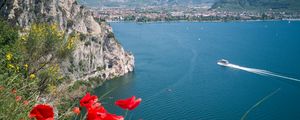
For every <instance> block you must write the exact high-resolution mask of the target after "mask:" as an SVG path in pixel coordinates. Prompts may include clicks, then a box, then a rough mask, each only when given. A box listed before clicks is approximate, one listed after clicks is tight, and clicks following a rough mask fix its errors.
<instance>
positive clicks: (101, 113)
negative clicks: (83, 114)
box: [87, 106, 124, 120]
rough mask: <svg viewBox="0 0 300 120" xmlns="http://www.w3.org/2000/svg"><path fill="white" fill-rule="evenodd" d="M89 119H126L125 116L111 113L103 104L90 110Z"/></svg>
mask: <svg viewBox="0 0 300 120" xmlns="http://www.w3.org/2000/svg"><path fill="white" fill-rule="evenodd" d="M87 120H124V117H123V116H118V115H115V114H110V113H108V112H107V111H106V110H105V108H104V107H103V106H99V107H96V108H91V109H89V110H88V114H87Z"/></svg>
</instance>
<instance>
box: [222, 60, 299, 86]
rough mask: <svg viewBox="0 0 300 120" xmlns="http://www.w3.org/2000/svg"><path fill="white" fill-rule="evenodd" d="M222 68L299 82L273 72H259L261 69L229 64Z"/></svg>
mask: <svg viewBox="0 0 300 120" xmlns="http://www.w3.org/2000/svg"><path fill="white" fill-rule="evenodd" d="M223 66H226V67H230V68H235V69H239V70H244V71H247V72H250V73H255V74H259V75H264V76H273V77H279V78H283V79H287V80H292V81H297V82H300V79H296V78H292V77H287V76H283V75H280V74H277V73H273V72H270V71H267V70H261V69H255V68H248V67H243V66H239V65H235V64H231V63H228V64H226V65H223Z"/></svg>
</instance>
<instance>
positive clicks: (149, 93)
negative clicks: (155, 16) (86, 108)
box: [95, 21, 300, 120]
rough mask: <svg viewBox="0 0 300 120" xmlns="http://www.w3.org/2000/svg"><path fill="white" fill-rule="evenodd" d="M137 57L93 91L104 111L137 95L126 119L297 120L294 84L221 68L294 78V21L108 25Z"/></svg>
mask: <svg viewBox="0 0 300 120" xmlns="http://www.w3.org/2000/svg"><path fill="white" fill-rule="evenodd" d="M111 25H112V27H113V29H114V33H115V35H116V38H117V39H118V40H119V41H120V42H121V44H122V45H123V46H124V47H125V49H127V50H129V51H131V52H132V53H133V54H134V55H135V60H136V63H135V65H136V68H135V71H134V72H133V73H131V74H128V75H126V76H124V77H121V78H118V79H114V80H111V81H108V82H106V83H105V84H104V85H103V86H102V87H99V88H97V89H95V91H96V93H97V95H98V96H101V95H103V94H104V93H110V94H108V95H107V96H106V97H105V98H104V99H103V100H102V102H103V104H104V106H106V107H107V109H108V110H109V111H110V112H113V113H117V114H119V115H124V112H123V111H122V110H121V109H119V108H118V107H115V106H114V105H113V103H114V101H115V100H116V99H119V98H127V97H130V96H131V95H136V96H137V97H141V98H142V99H143V101H142V103H141V104H140V106H139V107H138V108H137V109H135V110H133V111H131V112H130V113H129V115H128V116H127V119H131V120H139V119H143V120H239V119H241V117H242V116H243V115H245V113H246V111H247V110H249V109H250V108H251V107H253V106H255V104H257V103H258V102H259V101H261V100H262V99H263V98H264V97H266V96H268V95H270V94H271V93H272V92H274V91H276V90H278V91H276V93H275V94H273V95H271V96H270V97H269V98H268V99H266V100H263V101H262V102H261V103H260V104H258V105H256V106H255V107H254V108H253V109H252V110H250V112H249V113H248V114H247V115H246V117H245V119H247V120H299V119H300V82H297V81H293V80H289V79H284V78H280V77H276V76H269V75H259V74H255V73H251V72H247V71H243V70H240V69H234V68H228V67H221V66H219V65H217V64H216V62H217V61H218V60H219V59H221V58H225V59H227V60H229V61H230V62H231V63H233V64H236V65H240V66H244V67H250V68H256V69H262V70H268V71H270V72H273V73H275V74H280V75H282V76H287V77H292V78H295V79H300V22H297V21H292V22H291V23H288V21H268V22H266V21H261V22H226V23H223V22H220V23H211V22H203V23H189V22H186V23H184V22H183V23H151V24H137V23H111Z"/></svg>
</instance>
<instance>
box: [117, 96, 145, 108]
mask: <svg viewBox="0 0 300 120" xmlns="http://www.w3.org/2000/svg"><path fill="white" fill-rule="evenodd" d="M141 101H142V99H141V98H138V99H136V100H135V96H132V97H131V98H127V99H124V100H117V101H116V102H115V104H116V105H117V106H119V107H121V108H123V109H125V110H126V109H128V110H133V109H134V108H136V107H137V106H138V105H139V104H140V103H141Z"/></svg>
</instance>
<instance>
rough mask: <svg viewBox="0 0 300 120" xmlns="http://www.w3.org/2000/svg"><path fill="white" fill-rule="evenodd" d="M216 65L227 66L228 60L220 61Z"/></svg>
mask: <svg viewBox="0 0 300 120" xmlns="http://www.w3.org/2000/svg"><path fill="white" fill-rule="evenodd" d="M217 64H218V65H221V66H227V65H228V64H229V62H228V60H225V59H221V60H219V61H218V62H217Z"/></svg>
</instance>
